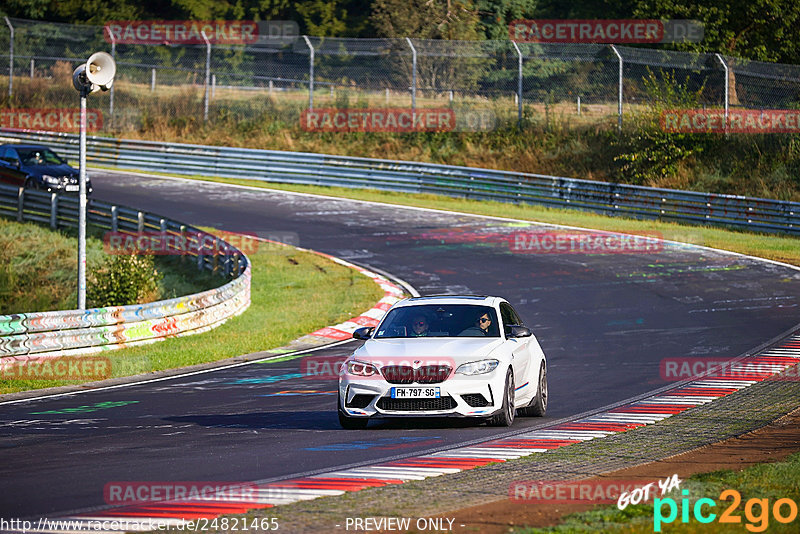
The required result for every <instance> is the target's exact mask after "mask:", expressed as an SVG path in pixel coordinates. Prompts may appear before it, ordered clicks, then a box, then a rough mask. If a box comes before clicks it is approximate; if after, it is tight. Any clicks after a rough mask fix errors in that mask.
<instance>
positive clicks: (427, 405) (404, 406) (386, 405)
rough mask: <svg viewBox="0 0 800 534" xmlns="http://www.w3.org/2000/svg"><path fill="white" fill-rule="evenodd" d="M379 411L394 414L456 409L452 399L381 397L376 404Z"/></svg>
mask: <svg viewBox="0 0 800 534" xmlns="http://www.w3.org/2000/svg"><path fill="white" fill-rule="evenodd" d="M377 406H378V408H380V409H381V410H387V411H394V412H424V411H433V410H452V409H453V408H455V407H456V401H455V399H453V397H441V398H438V399H392V398H391V397H381V399H380V400H379V401H378V404H377Z"/></svg>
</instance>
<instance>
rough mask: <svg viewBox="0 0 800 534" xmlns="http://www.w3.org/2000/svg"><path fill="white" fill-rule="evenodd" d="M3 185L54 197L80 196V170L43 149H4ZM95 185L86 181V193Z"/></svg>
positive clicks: (0, 158)
mask: <svg viewBox="0 0 800 534" xmlns="http://www.w3.org/2000/svg"><path fill="white" fill-rule="evenodd" d="M0 182H2V183H6V184H11V185H15V186H21V187H25V188H26V189H40V190H42V191H48V192H54V193H62V192H64V193H76V194H77V193H78V187H79V184H78V170H77V169H75V168H73V167H71V166H70V165H69V164H68V163H67V161H66V160H65V159H64V158H62V157H61V156H59V155H58V154H56V153H55V152H53V151H52V150H51V149H49V148H48V147H46V146H43V145H22V144H11V145H0ZM91 192H92V183H91V181H90V180H89V178H88V177H87V178H86V193H87V194H88V193H91Z"/></svg>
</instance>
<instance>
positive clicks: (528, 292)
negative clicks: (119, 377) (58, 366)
mask: <svg viewBox="0 0 800 534" xmlns="http://www.w3.org/2000/svg"><path fill="white" fill-rule="evenodd" d="M92 181H93V183H94V187H95V192H94V196H95V198H98V199H102V200H108V201H115V202H119V203H121V204H124V205H127V206H131V207H136V208H139V209H144V210H147V211H151V212H154V213H160V214H165V215H169V216H171V217H173V218H176V219H179V220H182V221H185V222H188V223H190V224H194V225H206V226H213V227H216V228H219V229H223V230H228V231H235V232H247V233H255V234H257V235H260V236H263V237H272V238H275V237H278V238H281V237H283V238H287V237H288V238H289V240H290V241H294V244H298V245H300V246H302V247H305V248H310V249H315V250H319V251H322V252H326V253H329V254H333V255H336V256H339V257H341V258H344V259H346V260H350V261H353V262H356V263H359V264H362V265H365V266H370V267H374V268H377V269H382V270H384V271H387V272H390V273H392V274H394V275H396V276H398V277H400V278H402V279H404V280H405V281H407V282H409V283H410V284H412V285H413V286H415V287H416V288H417V289H418V290H419V291H420V292H421V293H422V294H436V293H474V294H489V295H501V296H505V297H506V298H508V299H509V300H510V301H511V302H512V303H514V304H515V306H516V307H517V309H518V311H519V312H520V314H521V315H522V316H523V318H524V319H525V320H526V322H527V324H528V325H529V326H531V328H532V329H533V330H534V332H535V333H536V335H537V337H538V339H539V341H540V343H541V344H542V348H543V349H544V352H545V354H546V355H547V356H548V363H549V381H550V409H549V413H548V417H546V418H544V419H541V418H538V419H537V418H531V419H526V418H519V419H518V420H517V422H516V423H515V426H514V428H513V429H514V430H521V429H524V428H531V427H533V426H537V425H540V424H542V423H545V422H547V421H552V420H554V419H556V418H561V417H566V416H569V415H572V414H577V413H581V412H584V411H586V410H591V409H595V408H599V407H601V406H605V405H608V404H611V403H614V402H617V401H621V400H623V399H627V398H630V397H633V396H636V395H639V394H642V393H645V392H647V391H650V390H653V389H655V388H658V387H660V386H663V385H665V384H666V382H665V381H664V380H662V378H661V376H660V373H659V364H660V362H662V360H664V359H668V358H686V357H707V356H713V357H718V358H728V357H735V356H738V355H740V354H742V353H744V352H745V351H747V350H749V349H752V348H754V347H755V346H757V345H759V344H761V343H762V342H764V341H766V340H768V339H770V338H772V337H774V336H776V335H778V334H780V333H781V332H783V331H785V330H786V329H788V328H790V327H792V326H794V325H796V324H797V323H800V306H798V295H800V272H798V271H796V270H793V269H790V268H787V267H785V266H780V265H776V264H771V263H766V262H762V261H758V260H755V259H751V258H747V257H742V256H735V255H729V254H723V253H720V252H715V251H710V250H705V249H698V248H693V247H685V246H665V247H663V248H661V249H660V250H652V251H650V252H647V253H640V254H605V255H596V254H585V253H573V254H552V253H550V254H545V253H541V254H532V253H518V252H515V251H512V250H511V247H510V246H509V241H508V239H509V238H510V237H511V238H512V242H513V239H514V238H513V236H514V235H515V234H516V233H519V232H524V233H530V232H542V231H553V229H552V228H549V229H548V228H545V227H542V226H538V225H529V224H526V223H518V222H516V223H514V222H509V221H500V220H491V219H485V218H480V217H475V216H468V215H460V214H451V213H442V212H432V211H425V210H416V209H407V208H401V207H389V206H385V205H375V204H368V203H359V202H354V201H348V200H341V199H331V198H323V197H314V196H304V195H297V194H290V193H281V192H275V191H254V190H251V189H244V188H235V187H228V186H223V185H218V184H211V183H191V182H185V181H178V180H169V179H159V178H152V177H151V178H145V177H137V176H132V175H122V174H117V173H105V172H100V171H97V172H93V173H92ZM689 233H690V232H689ZM687 238H688V239H692V240H694V238H695V236H693V235H687ZM286 320H291V317H287V318H286ZM206 335H214V334H213V332H212V333H210V334H206ZM354 343H355V342H352V343H348V344H344V345H340V346H337V347H334V348H329V349H324V350H321V351H317V352H315V353H314V355H315V356H325V355H335V354H345V353H347V352H349V351H350V350H352V349H353V348H354V346H355V345H354ZM301 365H302V358H300V359H296V360H292V361H285V362H280V363H256V364H252V365H245V366H240V367H235V368H230V369H224V370H218V371H214V372H209V373H203V374H199V375H193V376H187V377H183V378H175V379H169V380H164V381H159V382H152V383H145V384H141V385H136V386H130V387H123V388H118V389H107V390H100V391H93V392H86V393H83V394H80V395H72V396H65V397H57V398H51V399H42V400H33V401H26V402H22V403H15V404H5V405H0V447H1V450H2V452H0V480H2V492H0V517H6V518H8V517H41V516H51V517H52V516H53V515H56V514H59V513H65V512H75V511H78V510H88V509H93V508H96V507H103V506H104V499H103V488H104V486H105V485H106V484H107V483H109V482H113V481H254V480H267V479H278V478H284V477H293V476H297V475H300V474H303V473H308V472H311V471H316V470H324V469H330V468H334V467H339V466H343V465H347V464H352V463H359V462H371V461H378V460H384V459H387V458H389V457H394V456H397V455H410V454H412V453H416V454H418V453H420V452H421V451H427V450H431V449H438V448H445V447H448V446H454V445H457V444H461V443H464V442H466V441H469V440H474V439H480V438H487V439H488V438H491V437H494V436H496V435H497V434H498V429H496V428H489V427H485V426H474V425H471V424H467V423H464V422H460V421H440V420H424V421H414V422H413V423H412V422H405V421H402V422H397V421H390V422H382V423H378V424H372V425H370V427H369V428H368V429H367V430H365V431H344V430H341V429H340V428H339V426H338V423H337V420H336V413H335V393H334V391H335V387H336V385H335V382H334V381H332V380H319V379H315V378H308V377H304V376H302V372H301ZM301 390H302V391H303V392H304V393H298V391H301ZM345 513H346V511H343V514H345Z"/></svg>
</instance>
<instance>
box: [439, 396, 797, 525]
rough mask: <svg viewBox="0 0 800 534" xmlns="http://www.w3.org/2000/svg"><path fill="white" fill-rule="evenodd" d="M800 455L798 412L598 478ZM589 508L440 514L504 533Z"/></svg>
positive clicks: (495, 507) (531, 506) (502, 505)
mask: <svg viewBox="0 0 800 534" xmlns="http://www.w3.org/2000/svg"><path fill="white" fill-rule="evenodd" d="M798 450H800V409H797V410H795V411H793V412H792V413H790V414H788V415H786V416H784V417H781V418H780V419H778V420H777V421H775V422H773V423H771V424H769V425H767V426H765V427H763V428H760V429H758V430H754V431H753V432H748V433H747V434H742V435H741V436H737V437H734V438H730V439H726V440H724V441H720V442H719V443H714V444H712V445H707V446H705V447H701V448H699V449H695V450H693V451H689V452H686V453H683V454H678V455H675V456H671V457H669V458H665V459H663V460H659V461H657V462H652V463H649V464H645V465H640V466H636V467H629V468H626V469H620V470H618V471H614V472H611V473H606V474H605V475H603V476H602V477H596V478H594V479H591V480H595V481H596V480H602V479H604V478H613V479H623V480H637V479H641V480H642V481H643V483H646V482H652V481H653V480H656V479H664V478H666V477H668V476H671V475H672V474H675V473H677V474H678V476H679V477H681V478H684V477H688V476H689V475H693V474H695V473H707V472H710V471H718V470H720V469H743V468H745V467H748V466H750V465H753V464H757V463H765V462H777V461H780V460H783V459H784V458H786V457H787V456H789V455H790V454H792V453H794V452H797V451H798ZM594 506H596V505H595V504H588V503H570V504H556V503H553V502H552V501H536V500H534V501H527V502H522V503H520V502H514V501H511V500H510V499H504V500H502V501H496V502H493V503H489V504H482V505H479V506H473V507H470V508H464V509H461V510H457V511H455V512H453V513H449V514H446V515H447V516H449V517H455V522H454V524H456V525H460V524H463V525H465V528H461V529H458V530H459V532H482V533H489V534H494V533H504V532H507V531H508V530H509V529H510V528H511V527H513V526H521V525H526V526H532V527H545V526H551V525H554V524H557V523H559V522H560V520H561V518H562V517H563V516H565V515H568V514H572V513H575V512H583V511H586V510H590V509H592V508H593V507H594Z"/></svg>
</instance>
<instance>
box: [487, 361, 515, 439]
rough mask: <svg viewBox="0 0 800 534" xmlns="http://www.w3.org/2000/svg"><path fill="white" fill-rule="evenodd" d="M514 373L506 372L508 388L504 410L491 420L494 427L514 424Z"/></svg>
mask: <svg viewBox="0 0 800 534" xmlns="http://www.w3.org/2000/svg"><path fill="white" fill-rule="evenodd" d="M515 411H516V410H515V409H514V373H512V372H511V369H510V368H509V369H508V371H507V372H506V387H505V390H504V391H503V408H502V409H501V410H500V412H498V413H496V414H495V415H493V416H492V417H491V418H489V424H490V425H492V426H511V425H512V424H514V412H515Z"/></svg>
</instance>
